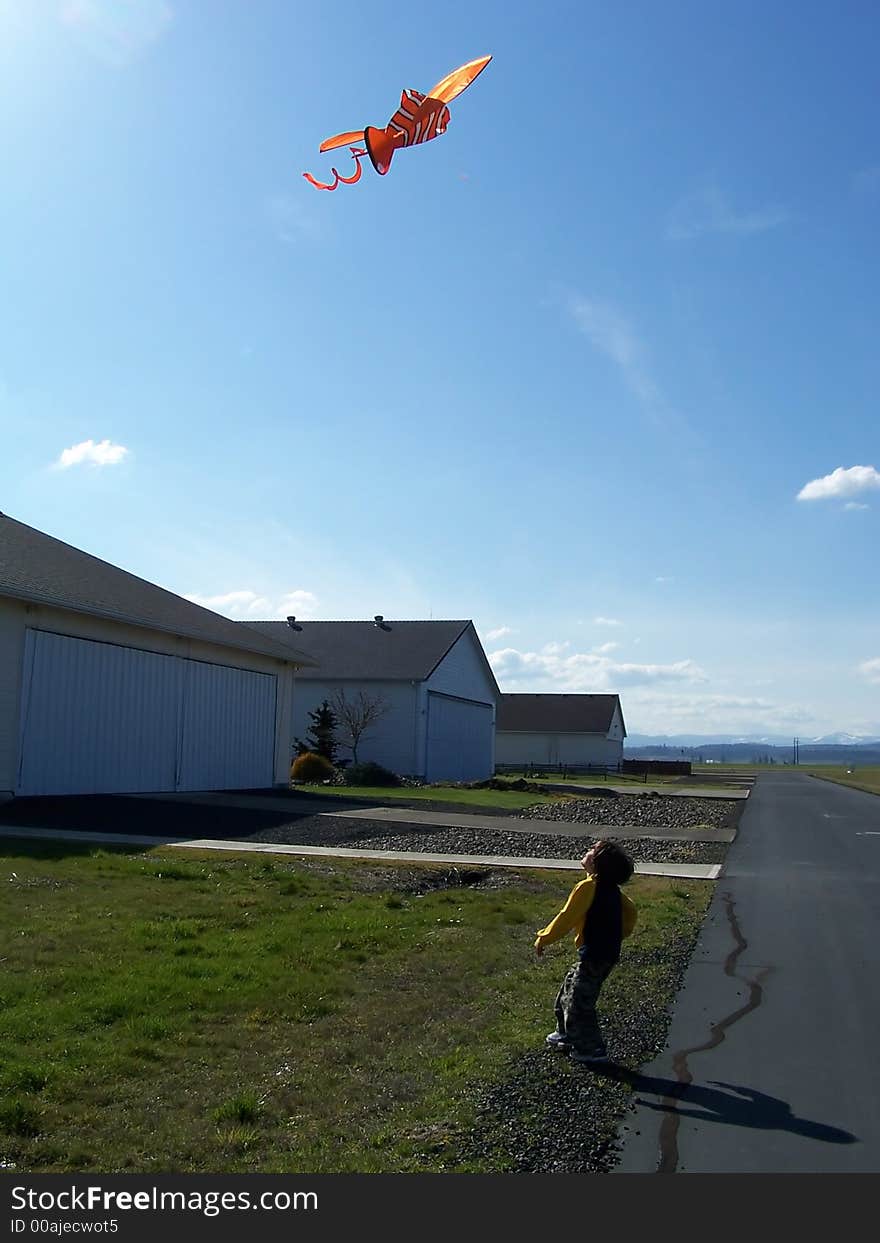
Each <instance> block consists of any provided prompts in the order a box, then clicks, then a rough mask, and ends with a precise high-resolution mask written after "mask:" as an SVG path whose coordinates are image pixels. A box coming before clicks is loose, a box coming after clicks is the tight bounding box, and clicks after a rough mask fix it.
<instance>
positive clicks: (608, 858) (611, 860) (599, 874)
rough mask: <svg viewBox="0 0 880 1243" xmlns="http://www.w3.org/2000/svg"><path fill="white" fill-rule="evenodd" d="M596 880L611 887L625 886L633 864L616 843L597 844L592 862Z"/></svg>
mask: <svg viewBox="0 0 880 1243" xmlns="http://www.w3.org/2000/svg"><path fill="white" fill-rule="evenodd" d="M593 867H594V868H595V870H596V879H597V880H603V881H607V882H608V883H609V884H612V885H625V884H626V882H627V881H628V880H629V878H630V877H631V876H632V874H633V872H634V871H635V864H634V863H633V861H632V859H631V858H630V857H629V855H628V854H627V853H626V851H625V850H624V849H623V848H622V847H621V846H618V844H617V842H598V843H597V845H596V857H595V859H594V861H593Z"/></svg>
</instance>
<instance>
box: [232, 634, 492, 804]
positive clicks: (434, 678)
mask: <svg viewBox="0 0 880 1243" xmlns="http://www.w3.org/2000/svg"><path fill="white" fill-rule="evenodd" d="M242 624H243V625H247V626H249V627H253V628H256V629H257V630H259V631H260V633H261V634H263V635H265V636H266V637H267V638H271V639H272V640H273V641H274V642H275V643H277V644H279V645H280V646H283V645H285V644H288V643H289V644H290V646H291V647H292V648H294V649H295V650H297V651H300V652H305V653H306V654H307V656H308V657H309V659H310V660H311V661H313V662H314V667H312V668H309V669H302V670H300V671H299V673H298V674H297V678H296V696H295V699H294V712H293V734H294V736H295V737H299V738H305V737H306V735H307V734H308V732H309V729H310V724H311V723H310V720H309V713H310V712H311V711H314V710H315V709H316V708H318V707H320V705H321V703H322V701H323V700H325V699H327V700H331V699H332V698H333V695H334V694H335V692H337V691H343V692H344V694H345V696H346V698H348V699H349V700H351V699H353V698H354V697H355V696H356V695H357V694H358V692H359V691H363V692H364V693H365V694H366V695H368V696H370V697H372V698H376V697H381V698H382V699H383V700H385V702H386V703H388V704H389V705H390V711H389V712H388V713H387V715H386V716H384V717H383V718H382V720H381V721H380V722H379V723H378V724H377V725H376V726H375V727H373V728H372V729H370V730H369V731H368V732H367V733H366V734H365V735H364V737H363V740H362V742H361V743H360V745H359V747H358V761H359V762H361V763H364V762H367V761H373V762H375V763H377V764H382V765H383V766H384V767H386V768H390V769H391V770H392V772H395V773H399V774H400V775H402V776H417V777H423V778H424V779H425V780H427V781H476V780H481V779H482V778H484V777H490V776H491V775H492V773H493V772H494V768H495V709H496V704H497V701H498V697H499V695H500V691H499V689H498V684H497V682H496V681H495V677H494V675H493V673H492V670H491V668H490V666H489V662H488V660H487V659H486V653H485V652H484V651H483V645H482V644H481V643H480V640H479V637H478V636H477V632H476V630H475V629H474V625H473V622H470V621H385V619H384V618H382V617H377V618H375V619H374V620H373V621H371V622H366V621H363V622H361V621H303V622H299V621H296V620H295V619H292V623H291V621H288V622H247V623H242ZM341 754H342V755H343V756H344V757H345V758H351V752H350V751H345V750H343V751H342V752H341Z"/></svg>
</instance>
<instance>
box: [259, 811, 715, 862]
mask: <svg viewBox="0 0 880 1243" xmlns="http://www.w3.org/2000/svg"><path fill="white" fill-rule="evenodd" d="M248 840H250V841H255V842H279V843H280V842H283V843H285V844H286V845H292V846H345V847H347V848H349V849H357V850H413V851H423V852H425V853H427V854H455V855H506V856H508V857H512V858H523V859H580V858H582V857H583V855H584V854H586V852H587V851H588V850H589V849H590V846H591V845H592V843H593V841H595V840H597V839H595V838H590V837H569V836H567V835H565V833H564V832H563V833H560V834H559V836H557V835H555V834H553V835H548V834H546V833H541V834H537V833H536V834H530V833H520V832H516V833H505V832H502V831H499V830H496V829H456V828H445V827H441V828H435V827H433V826H429V825H423V826H418V827H417V826H415V825H409V824H393V823H390V822H387V821H375V820H347V819H342V818H339V819H337V818H335V817H331V816H321V817H320V818H317V817H316V818H314V819H311V818H310V819H304V820H300V821H298V822H297V823H296V824H286V825H280V826H278V827H277V828H270V829H263V830H261V831H259V832H256V833H253V834H251V835H250V836H249V839H248ZM622 845H623V847H624V849H625V850H626V851H627V852H628V853H629V854H631V855H632V856H633V858H634V859H636V860H637V861H638V862H642V863H649V862H650V863H722V862H723V861H724V857H725V854H726V851H727V846H726V844H725V843H723V842H667V841H657V840H656V839H654V838H647V837H645V838H641V837H640V838H635V839H630V840H627V841H624V842H622Z"/></svg>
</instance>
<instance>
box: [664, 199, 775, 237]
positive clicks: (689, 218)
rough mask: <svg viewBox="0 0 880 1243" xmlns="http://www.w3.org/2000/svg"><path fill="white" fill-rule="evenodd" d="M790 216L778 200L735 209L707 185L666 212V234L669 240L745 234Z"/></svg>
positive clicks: (758, 231) (772, 227)
mask: <svg viewBox="0 0 880 1243" xmlns="http://www.w3.org/2000/svg"><path fill="white" fill-rule="evenodd" d="M790 219H791V214H790V212H789V211H788V209H787V208H785V207H781V206H779V205H778V204H773V205H770V206H767V207H762V208H759V209H758V210H757V211H746V212H737V211H734V209H733V208H732V207H731V206H730V204H729V202H728V200H727V197H726V196H725V195H724V194H723V193H722V192H721V190H719V189H718V188H717V186H710V187H708V188H707V189H705V190H698V191H697V192H696V193H695V194H689V195H687V196H686V197H685V198H683V199H681V200H680V201H679V202H678V203H676V205H675V207H673V209H672V211H671V212H670V213H669V219H668V222H667V226H666V236H667V237H668V238H670V239H671V240H672V241H686V240H688V239H690V238H694V237H699V236H700V235H701V234H704V233H731V234H736V235H738V236H740V237H749V236H751V235H752V234H755V233H765V232H766V231H767V230H768V229H775V228H777V227H778V226H779V225H781V224H785V223H786V222H787V221H788V220H790Z"/></svg>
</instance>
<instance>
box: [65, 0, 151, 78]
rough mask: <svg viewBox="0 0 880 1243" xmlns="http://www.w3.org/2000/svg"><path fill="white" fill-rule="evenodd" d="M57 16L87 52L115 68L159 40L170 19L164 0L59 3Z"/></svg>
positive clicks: (66, 0) (96, 0) (76, 0)
mask: <svg viewBox="0 0 880 1243" xmlns="http://www.w3.org/2000/svg"><path fill="white" fill-rule="evenodd" d="M58 16H59V19H60V21H61V24H62V25H63V26H64V27H65V28H66V29H67V30H69V31H70V32H71V33H72V34H73V35H74V36H75V37H76V39H77V41H78V42H79V43H80V44H81V45H82V46H83V47H84V48H85V50H86V51H87V52H89V53H91V54H92V55H93V56H96V57H97V58H98V59H99V60H102V61H104V62H105V63H106V64H109V65H115V66H116V67H117V68H120V67H122V66H124V65H127V64H129V63H130V62H131V61H133V60H135V59H136V58H137V56H138V55H139V54H140V53H141V52H143V51H145V50H146V49H147V48H148V47H150V46H151V44H153V43H155V42H157V40H159V39H161V37H162V36H163V35H164V34H165V32H166V31H167V30H168V28H169V27H170V25H171V23H172V21H173V19H174V13H173V11H172V8H171V6H170V4H167V3H166V0H63V2H62V3H61V4H60V6H59V10H58Z"/></svg>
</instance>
